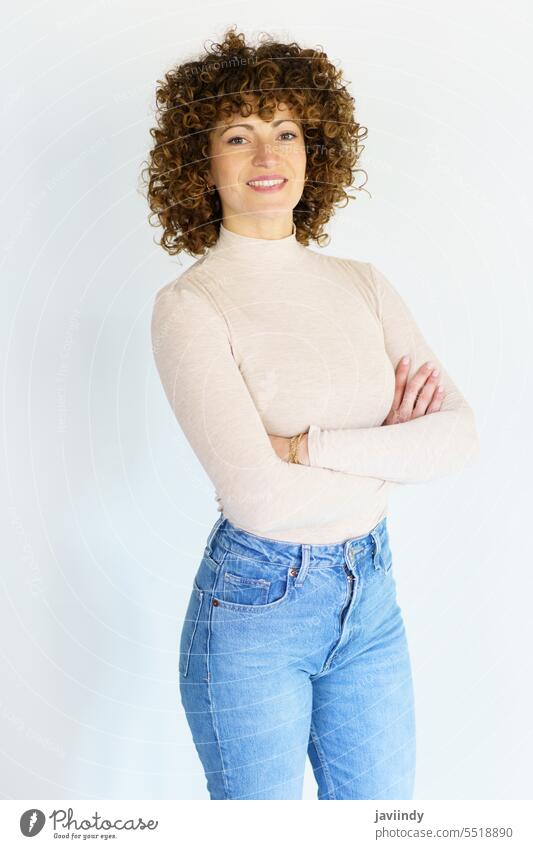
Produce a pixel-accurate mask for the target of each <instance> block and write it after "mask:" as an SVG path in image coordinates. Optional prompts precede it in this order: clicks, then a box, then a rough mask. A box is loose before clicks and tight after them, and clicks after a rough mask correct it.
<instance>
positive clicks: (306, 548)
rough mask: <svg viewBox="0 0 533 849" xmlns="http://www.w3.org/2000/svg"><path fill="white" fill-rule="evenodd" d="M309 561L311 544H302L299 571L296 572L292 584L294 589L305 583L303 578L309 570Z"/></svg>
mask: <svg viewBox="0 0 533 849" xmlns="http://www.w3.org/2000/svg"><path fill="white" fill-rule="evenodd" d="M310 560H311V544H310V543H305V542H304V543H302V561H301V564H300V569H299V571H298V575H297V577H296V580H295V582H294V586H295V587H299V586H301V585H302V584H303V582H304V581H305V576H306V575H307V572H308V570H309V562H310Z"/></svg>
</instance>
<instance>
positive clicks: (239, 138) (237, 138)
mask: <svg viewBox="0 0 533 849" xmlns="http://www.w3.org/2000/svg"><path fill="white" fill-rule="evenodd" d="M283 136H291V138H290V139H288V141H292V139H295V138H298V134H297V133H293V132H292V130H286V131H285V132H284V133H281V136H280V138H283ZM245 141H246V139H245V138H244V136H233V137H232V138H231V139H228V144H233V143H234V142H245ZM233 146H234V147H240V145H239V144H233Z"/></svg>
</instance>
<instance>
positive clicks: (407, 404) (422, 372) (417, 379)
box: [399, 360, 433, 421]
mask: <svg viewBox="0 0 533 849" xmlns="http://www.w3.org/2000/svg"><path fill="white" fill-rule="evenodd" d="M432 370H433V363H432V362H431V360H430V361H429V362H427V363H424V365H422V366H421V367H420V368H419V369H418V371H417V372H416V374H415V375H414V376H413V377H412V378H411V380H410V381H409V382H408V384H407V386H406V387H405V391H404V394H403V398H402V402H401V404H400V408H399V413H400V415H401V416H402V418H405V419H406V420H407V421H408V420H409V419H410V418H411V414H412V412H413V407H414V405H415V403H416V399H417V397H418V393H419V392H420V390H421V389H422V387H423V385H424V383H425V382H426V380H427V379H428V377H429V376H430V374H431V372H432Z"/></svg>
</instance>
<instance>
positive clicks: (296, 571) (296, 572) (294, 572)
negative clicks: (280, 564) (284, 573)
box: [291, 569, 298, 578]
mask: <svg viewBox="0 0 533 849" xmlns="http://www.w3.org/2000/svg"><path fill="white" fill-rule="evenodd" d="M297 574H298V569H291V575H292V577H293V578H294V577H296V575H297Z"/></svg>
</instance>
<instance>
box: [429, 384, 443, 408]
mask: <svg viewBox="0 0 533 849" xmlns="http://www.w3.org/2000/svg"><path fill="white" fill-rule="evenodd" d="M443 400H444V386H442V384H439V386H437V388H436V389H435V392H434V394H433V398H432V400H431V403H430V405H429V407H428V408H427V410H426V413H437V412H438V411H439V410H440V408H441V407H442V402H443Z"/></svg>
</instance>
